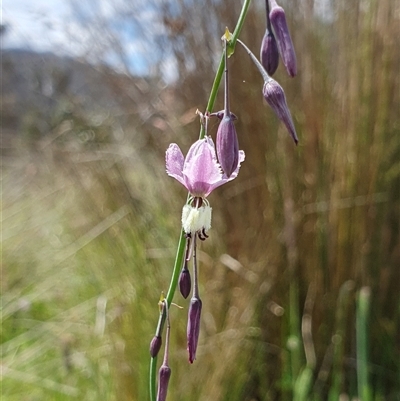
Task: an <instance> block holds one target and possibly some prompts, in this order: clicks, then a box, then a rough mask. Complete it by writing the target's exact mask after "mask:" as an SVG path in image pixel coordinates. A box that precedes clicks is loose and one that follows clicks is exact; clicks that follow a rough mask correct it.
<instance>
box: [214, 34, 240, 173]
mask: <svg viewBox="0 0 400 401" xmlns="http://www.w3.org/2000/svg"><path fill="white" fill-rule="evenodd" d="M227 35H228V33H227V32H226V33H225V36H224V37H225V42H224V43H225V50H224V54H225V95H224V114H223V117H222V119H221V122H220V123H219V126H218V130H217V140H216V147H217V156H218V161H219V164H220V165H221V167H222V170H223V171H224V173H225V174H226V176H227V177H228V178H229V177H230V176H231V175H232V173H233V172H234V171H235V170H236V168H237V166H238V164H239V142H238V137H237V133H236V128H235V124H234V123H233V121H234V120H236V116H235V115H234V114H232V113H231V112H230V109H229V80H228V51H227V45H226V41H227V39H226V36H227ZM217 116H218V117H219V118H221V116H220V113H217Z"/></svg>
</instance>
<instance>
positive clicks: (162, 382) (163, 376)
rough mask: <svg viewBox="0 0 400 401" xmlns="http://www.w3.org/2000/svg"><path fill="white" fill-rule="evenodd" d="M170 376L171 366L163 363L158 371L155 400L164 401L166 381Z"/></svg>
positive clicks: (165, 397)
mask: <svg viewBox="0 0 400 401" xmlns="http://www.w3.org/2000/svg"><path fill="white" fill-rule="evenodd" d="M170 377H171V368H170V367H169V366H168V365H166V364H163V365H161V367H160V370H159V371H158V390H157V401H165V400H166V399H167V391H168V383H169V378H170Z"/></svg>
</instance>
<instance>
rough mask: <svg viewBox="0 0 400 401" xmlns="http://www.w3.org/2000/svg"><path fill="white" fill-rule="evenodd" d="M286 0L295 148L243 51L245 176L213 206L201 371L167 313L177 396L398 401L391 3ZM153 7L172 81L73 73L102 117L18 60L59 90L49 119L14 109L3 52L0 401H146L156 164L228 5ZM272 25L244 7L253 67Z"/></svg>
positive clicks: (207, 68) (234, 74) (158, 280)
mask: <svg viewBox="0 0 400 401" xmlns="http://www.w3.org/2000/svg"><path fill="white" fill-rule="evenodd" d="M128 3H129V2H128ZM128 3H127V4H128ZM282 3H283V5H286V13H287V17H288V20H289V25H290V28H291V31H292V36H293V40H294V44H295V47H296V52H297V58H298V64H299V68H298V69H299V75H298V76H297V77H296V78H295V79H290V78H288V77H286V75H285V74H286V73H285V71H284V69H283V68H282V66H280V67H279V69H278V71H277V73H276V79H277V80H278V81H279V82H280V83H281V85H282V86H283V87H284V89H285V91H286V96H287V99H288V103H289V106H290V108H291V111H292V114H293V117H294V120H295V125H296V127H297V129H298V134H299V137H300V145H299V146H298V147H297V148H295V147H294V146H293V143H292V141H291V140H290V138H289V136H288V134H287V133H286V132H285V129H284V128H283V126H282V125H281V124H280V123H279V122H278V120H277V119H276V118H275V116H274V115H273V114H272V112H271V110H270V109H269V108H268V107H267V106H266V105H265V102H264V101H263V99H262V94H261V89H262V80H261V78H260V77H259V76H258V73H257V71H256V69H255V67H254V66H253V65H252V64H251V61H250V60H249V58H248V56H247V54H246V53H245V52H244V51H243V49H241V48H239V47H238V48H237V50H236V53H235V55H234V56H233V57H232V58H231V60H230V66H231V73H230V77H231V107H232V111H233V112H234V113H236V114H237V115H238V117H239V121H238V123H237V131H238V133H239V141H240V148H241V149H244V150H245V152H246V161H245V163H244V164H243V166H242V168H241V172H240V175H239V176H238V178H237V179H236V180H235V181H234V182H232V183H230V184H228V185H226V186H224V187H222V188H220V189H219V190H218V191H215V193H213V194H212V195H211V197H210V202H211V205H212V207H213V211H214V213H213V228H212V230H211V232H210V238H209V239H208V240H207V241H206V242H205V243H204V244H202V246H201V253H200V281H201V294H202V299H203V310H204V312H203V314H202V328H201V335H200V345H199V350H198V357H197V360H196V362H195V363H194V364H193V365H189V364H188V362H187V355H186V339H185V336H186V334H185V333H186V314H187V310H186V307H187V302H186V301H184V300H183V299H182V298H181V297H180V296H179V294H177V296H176V297H175V300H176V302H177V303H178V304H179V305H182V306H183V307H184V309H183V310H179V309H178V308H173V309H172V310H171V319H172V320H171V325H172V331H171V334H172V347H171V351H172V354H171V357H170V364H171V368H172V377H171V382H170V391H169V399H170V400H175V401H180V400H200V401H206V400H207V401H208V400H220V401H222V400H229V401H235V400H244V401H256V400H260V401H261V400H330V401H331V400H341V401H345V400H362V401H368V400H388V401H390V400H400V321H399V320H400V291H399V283H400V273H399V266H400V240H399V230H400V226H399V222H400V114H399V105H400V102H399V101H400V99H399V97H400V91H399V88H400V85H399V81H400V78H399V71H400V54H399V51H398V38H399V36H400V24H399V22H400V4H399V1H392V0H381V1H379V2H378V1H361V0H355V1H352V2H346V1H343V0H340V1H336V2H332V3H329V5H330V7H331V13H328V18H326V19H321V18H317V17H316V16H315V15H316V13H315V9H314V2H313V1H299V2H286V3H284V2H282ZM132 4H135V3H134V2H132ZM166 4H167V3H165V4H164V6H163V7H160V11H159V12H160V19H162V21H163V25H164V28H165V30H166V31H165V32H166V34H165V35H163V36H161V37H160V40H159V42H158V46H159V48H158V49H157V50H158V51H159V52H160V54H162V51H163V49H164V51H166V50H165V45H166V44H168V49H169V50H168V51H169V52H172V54H173V55H174V57H175V60H176V63H177V71H178V73H179V81H178V82H177V83H176V84H171V85H169V86H166V85H165V84H164V83H163V81H162V78H161V75H157V74H161V72H160V71H159V72H158V73H157V70H156V72H155V75H153V76H152V77H151V78H138V77H130V76H127V75H121V74H116V73H115V72H113V71H111V70H109V69H107V68H100V67H96V68H92V67H89V66H87V65H86V67H85V68H86V70H85V71H89V72H85V74H88V75H85V77H86V78H85V79H84V82H85V83H86V84H87V82H88V80H89V78H88V77H90V79H93V82H91V86H90V87H91V88H96V90H98V91H99V90H100V91H101V90H103V89H102V88H103V87H104V88H105V89H104V90H105V91H107V96H106V98H107V101H108V102H109V103H111V104H112V106H110V105H109V103H107V104H106V107H104V106H101V107H100V106H98V107H97V103H96V101H97V99H99V98H101V99H103V98H104V97H102V96H103V95H102V96H100V95H98V94H97V92H96V93H94V94H93V93H92V94H88V93H87V92H86V93H85V95H86V97H84V96H82V95H81V94H80V95H77V94H76V92H74V91H73V90H72V89H71V82H72V78H71V76H72V72H70V70H67V72H65V71H64V70H62V68H52V69H49V70H48V71H47V72H46V71H45V69H44V68H43V64H40V65H39V64H37V63H36V64H35V63H32V64H29V62H28V63H27V65H26V66H27V68H28V70H29V69H30V70H32V71H33V72H34V74H33V75H35V74H39V72H38V71H40V74H45V73H46V74H48V75H49V74H50V76H51V78H52V79H53V83H54V85H53V91H52V92H51V94H50V95H46V93H44V91H43V90H42V91H40V88H41V85H42V84H41V82H42V81H41V80H40V79H41V78H40V77H43V75H35V77H36V78H35V79H36V81H35V82H36V87H34V88H33V89H32V91H36V92H37V93H39V92H40V94H42V95H43V96H42V97H43V98H46V99H45V100H46V102H48V103H49V104H50V106H51V107H50V106H49V105H48V104H47V103H46V104H47V107H46V108H44V107H43V106H41V107H39V106H38V104H36V103H35V104H34V103H33V102H32V101H30V102H27V104H25V106H24V107H22V108H21V109H17V108H16V107H14V106H15V103H13V102H14V101H15V99H14V98H13V97H12V96H9V93H12V89H13V85H12V81H11V80H8V78H7V77H9V76H12V73H13V71H14V68H16V67H15V65H13V64H12V62H10V61H9V58H7V57H6V55H3V66H2V67H3V75H2V80H3V81H2V84H3V88H4V90H3V94H2V125H3V150H2V152H3V153H2V170H3V172H2V241H3V244H2V264H1V269H2V270H1V277H2V279H1V291H2V295H1V297H2V299H1V303H2V314H1V319H2V321H1V324H2V332H1V343H2V348H1V349H2V362H1V364H2V381H1V385H2V388H1V392H2V396H3V399H4V400H5V401H14V400H15V401H17V400H18V401H20V400H23V401H34V400H41V401H42V400H72V399H80V400H110V401H112V400H118V401H124V400H146V399H147V398H148V384H147V372H148V364H149V352H148V346H149V341H150V340H151V338H152V336H153V334H154V330H155V325H156V322H157V317H158V307H157V302H158V299H159V296H160V292H161V291H166V290H167V288H168V284H169V278H170V275H171V270H172V265H173V260H174V256H175V251H176V246H177V240H178V236H179V230H180V222H179V221H180V212H181V207H182V205H183V203H184V201H185V197H186V195H185V192H184V191H183V189H182V188H180V186H179V185H178V184H177V183H176V182H175V181H173V180H171V179H170V178H169V177H167V175H166V174H165V172H164V152H165V149H166V148H167V146H168V144H169V143H170V142H172V141H174V142H177V143H178V144H179V145H180V146H181V147H182V149H183V150H184V152H186V151H187V149H188V147H189V146H190V144H191V143H192V142H193V141H194V140H195V139H196V138H197V135H198V130H199V127H198V120H197V118H195V114H194V111H195V110H196V108H199V109H203V108H204V107H205V104H206V101H207V97H208V91H209V90H210V88H211V84H212V81H213V79H214V75H213V74H214V73H213V71H214V70H215V63H216V60H218V58H219V54H220V43H219V38H220V36H221V34H222V32H223V30H224V27H225V26H228V27H229V28H231V29H232V28H233V26H234V24H235V22H236V19H237V16H238V14H239V11H240V4H236V3H235V4H233V3H232V2H211V1H206V3H205V5H204V6H203V7H202V10H203V11H204V12H199V8H198V7H193V4H191V3H190V4H188V3H183V2H182V3H181V2H180V3H179V4H175V3H174V6H173V7H167V6H166ZM75 6H78V5H76V4H75ZM264 23H265V16H264V11H263V4H258V3H256V2H254V3H253V5H252V7H251V10H250V12H249V15H248V18H247V21H246V24H245V27H244V30H243V34H242V37H241V38H242V40H244V41H245V42H246V43H247V44H248V45H249V47H250V48H251V49H252V50H253V51H254V52H255V53H256V54H258V51H259V50H258V49H259V45H260V42H261V38H262V35H263V31H264ZM119 51H120V49H119ZM38 65H39V67H40V68H39V67H38ZM80 65H81V64H80ZM83 65H84V66H85V64H83ZM44 66H46V63H45V64H44ZM35 68H36V69H35ZM71 68H72V67H71ZM74 68H75V70H76V68H78V67H77V66H75V67H74ZM79 68H83V67H82V66H80V67H79ZM75 70H74V71H75ZM43 71H44V72H43ZM60 71H61V72H62V71H64V72H62V73H61V72H60ZM8 74H10V75H8ZM95 76H97V78H96V79H97V81H96V80H95V79H94V78H93V77H95ZM15 85H16V83H15V84H14V87H15ZM99 88H100V89H99ZM28 90H29V88H28ZM45 95H46V96H45ZM220 95H221V97H220V101H219V106H218V107H219V108H222V92H221V93H220ZM13 99H14V100H13ZM88 99H89V101H88ZM110 99H111V100H112V101H110ZM42 100H43V99H42ZM88 104H89V106H88ZM93 104H94V105H93ZM211 129H212V134H213V135H214V134H215V131H216V126H213V127H211Z"/></svg>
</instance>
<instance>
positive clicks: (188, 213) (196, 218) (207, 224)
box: [182, 205, 212, 234]
mask: <svg viewBox="0 0 400 401" xmlns="http://www.w3.org/2000/svg"><path fill="white" fill-rule="evenodd" d="M211 211H212V208H211V207H210V206H208V205H203V206H201V207H199V208H197V207H193V206H191V205H185V206H184V207H183V209H182V227H183V230H184V231H185V233H186V234H191V233H192V234H194V233H196V232H197V231H202V230H203V229H204V231H205V232H207V231H208V230H209V229H210V228H211Z"/></svg>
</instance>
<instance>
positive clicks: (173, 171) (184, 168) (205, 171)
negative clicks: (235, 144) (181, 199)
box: [165, 136, 245, 198]
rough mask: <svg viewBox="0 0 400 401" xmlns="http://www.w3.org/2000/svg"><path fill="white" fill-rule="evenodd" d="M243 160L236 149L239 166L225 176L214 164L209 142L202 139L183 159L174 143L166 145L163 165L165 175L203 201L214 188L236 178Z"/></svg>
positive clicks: (213, 150)
mask: <svg viewBox="0 0 400 401" xmlns="http://www.w3.org/2000/svg"><path fill="white" fill-rule="evenodd" d="M244 157H245V155H244V152H243V151H242V150H240V151H239V163H238V165H237V167H236V169H235V171H234V172H233V173H232V174H231V176H230V177H228V176H227V175H226V174H225V173H223V172H222V169H221V166H220V164H219V163H218V162H217V156H216V154H215V146H214V142H213V140H212V139H211V138H210V137H209V136H206V137H205V138H203V139H199V140H198V141H196V142H195V143H194V144H193V145H192V146H191V147H190V149H189V152H188V154H187V155H186V157H185V158H184V157H183V154H182V151H181V150H180V148H179V146H178V145H177V144H176V143H172V144H171V145H169V147H168V149H167V152H166V157H165V164H166V170H167V174H168V175H169V176H171V177H173V178H175V179H176V180H178V181H179V182H180V183H181V184H182V185H183V186H184V187H185V188H186V189H187V190H188V191H189V192H190V194H191V195H192V196H193V197H198V198H206V197H207V196H208V195H210V193H211V192H212V191H213V190H214V189H215V188H218V187H220V186H221V185H223V184H225V183H227V182H229V181H232V180H233V179H235V178H236V177H237V175H238V173H239V168H240V163H241V162H243V160H244Z"/></svg>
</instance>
